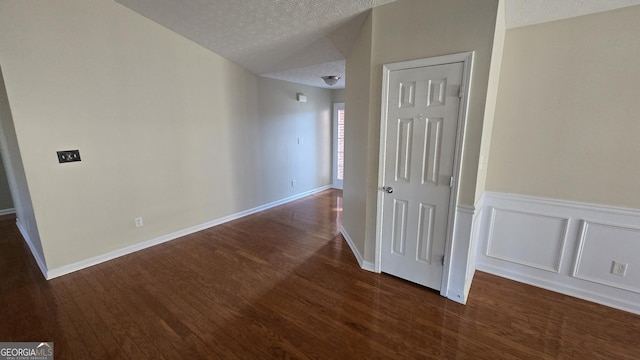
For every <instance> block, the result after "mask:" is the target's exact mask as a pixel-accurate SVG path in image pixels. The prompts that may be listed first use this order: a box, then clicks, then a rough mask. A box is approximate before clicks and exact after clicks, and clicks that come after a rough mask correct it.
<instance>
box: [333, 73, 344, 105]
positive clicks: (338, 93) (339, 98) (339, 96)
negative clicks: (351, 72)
mask: <svg viewBox="0 0 640 360" xmlns="http://www.w3.org/2000/svg"><path fill="white" fill-rule="evenodd" d="M345 79H346V76H345ZM344 93H345V89H334V90H331V96H332V99H333V102H334V103H343V102H344V96H345V95H344Z"/></svg>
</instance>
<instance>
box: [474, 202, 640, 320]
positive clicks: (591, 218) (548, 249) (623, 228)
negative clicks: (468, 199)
mask: <svg viewBox="0 0 640 360" xmlns="http://www.w3.org/2000/svg"><path fill="white" fill-rule="evenodd" d="M481 203H482V209H481V212H482V216H479V218H478V219H476V220H477V221H478V222H479V223H478V224H476V225H477V226H478V227H479V230H478V234H479V235H478V237H479V241H478V243H479V247H478V251H477V257H476V267H477V269H478V270H481V271H485V272H489V273H492V274H495V275H498V276H502V277H506V278H509V279H512V280H516V281H519V282H523V283H527V284H530V285H534V286H538V287H541V288H545V289H548V290H551V291H555V292H559V293H562V294H566V295H569V296H573V297H577V298H581V299H584V300H588V301H592V302H596V303H599V304H602V305H606V306H610V307H613V308H617V309H621V310H625V311H629V312H632V313H636V314H640V257H639V256H638V254H640V227H638V224H640V210H638V209H629V208H620V207H613V206H602V205H596V204H587V203H579V202H572V201H565V200H557V199H546V198H537V197H531V196H521V195H513V194H503V193H492V192H486V193H484V194H483V196H482V202H481ZM613 261H617V262H622V263H625V264H628V266H627V271H626V275H625V276H624V277H623V276H616V275H613V274H612V273H611V269H612V262H613Z"/></svg>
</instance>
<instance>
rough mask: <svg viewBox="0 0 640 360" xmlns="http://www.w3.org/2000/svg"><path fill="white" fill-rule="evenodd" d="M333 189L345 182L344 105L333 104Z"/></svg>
mask: <svg viewBox="0 0 640 360" xmlns="http://www.w3.org/2000/svg"><path fill="white" fill-rule="evenodd" d="M332 173H333V187H334V188H336V189H342V182H343V180H344V103H335V104H333V171H332Z"/></svg>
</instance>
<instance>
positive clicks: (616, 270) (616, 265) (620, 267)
mask: <svg viewBox="0 0 640 360" xmlns="http://www.w3.org/2000/svg"><path fill="white" fill-rule="evenodd" d="M628 267H629V264H624V263H620V262H617V261H615V260H614V261H613V262H612V263H611V273H612V274H613V275H618V276H625V275H626V274H627V268H628Z"/></svg>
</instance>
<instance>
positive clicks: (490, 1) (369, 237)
mask: <svg viewBox="0 0 640 360" xmlns="http://www.w3.org/2000/svg"><path fill="white" fill-rule="evenodd" d="M497 5H498V1H497V0H483V1H473V0H455V1H435V0H429V1H425V0H400V1H398V2H395V3H392V4H389V5H385V6H381V7H377V8H374V9H373V14H372V27H371V29H372V30H371V32H372V34H371V38H372V42H371V58H370V61H371V71H370V73H369V74H368V75H367V73H366V72H365V71H364V70H360V71H361V72H359V73H355V74H352V73H349V72H348V73H347V105H346V106H347V113H349V111H351V112H352V113H353V112H357V113H358V114H359V116H365V115H366V113H367V112H368V115H369V118H368V120H366V122H365V120H364V119H363V118H361V119H359V120H357V121H358V123H357V124H356V125H350V124H347V127H346V132H347V142H346V143H347V144H349V140H350V139H351V137H356V136H357V137H358V138H357V140H356V141H357V144H355V145H354V144H351V145H348V146H350V147H347V149H346V151H347V153H346V154H347V168H348V169H347V173H346V175H345V176H346V177H347V180H349V181H348V182H345V187H344V189H345V219H346V218H347V216H350V217H351V218H357V219H359V220H360V222H358V225H359V227H358V235H357V236H358V237H360V236H364V238H365V240H364V242H365V244H366V245H365V252H364V259H365V260H366V261H373V260H374V255H375V227H376V206H377V205H376V197H377V182H378V153H379V137H380V99H381V96H382V91H381V82H382V66H383V65H384V64H386V63H392V62H398V61H405V60H411V59H418V58H427V57H433V56H439V55H446V54H452V53H459V52H467V51H475V59H474V67H473V75H472V77H473V80H472V86H471V97H470V102H469V109H468V118H467V126H466V132H465V146H464V154H463V162H462V177H461V179H460V191H459V203H460V204H462V205H473V203H474V198H475V186H476V177H477V165H478V154H479V151H480V141H481V137H482V121H483V117H484V103H485V100H486V91H487V83H488V76H489V65H490V60H491V51H492V43H493V35H494V31H495V19H496V11H497ZM361 36H362V34H361ZM365 57H366V56H361V57H358V58H355V57H354V56H353V54H352V56H350V57H348V58H347V69H350V68H355V67H358V66H360V67H365V66H367V65H368V64H367V59H366V58H365ZM356 61H358V62H356ZM367 82H370V84H371V91H370V93H369V95H368V96H369V97H368V98H364V97H363V96H366V94H365V93H364V88H365V87H366V86H368V85H369V83H367ZM352 86H356V87H358V88H359V89H362V90H359V96H360V97H361V98H360V99H358V101H353V100H352V98H351V97H350V94H353V93H352V91H353V92H356V91H358V90H354V89H350V87H352ZM352 96H355V95H352ZM351 101H353V103H351V104H350V102H351ZM349 121H350V122H351V121H353V119H352V118H351V116H350V115H349ZM351 124H352V123H351ZM350 151H352V152H353V153H351V154H349V152H350ZM354 163H356V164H358V165H356V166H357V167H358V169H357V171H358V177H357V179H355V178H352V179H348V177H349V176H350V174H349V171H351V174H353V173H355V172H356V170H350V169H349V167H352V166H353V164H354ZM352 176H353V175H352ZM350 183H351V185H350ZM352 186H357V187H358V188H357V189H354V188H352ZM356 194H357V196H356ZM350 198H352V199H353V203H352V202H351V200H350ZM347 210H349V211H352V212H354V213H355V214H353V213H352V214H350V215H349V214H348V213H347ZM363 218H364V221H365V225H364V234H363V230H362V224H361V222H362V219H363ZM351 225H352V224H351V223H346V225H345V228H346V229H347V232H348V233H349V234H350V235H351V237H352V238H353V239H354V242H356V243H358V242H361V241H363V240H360V239H358V240H356V235H354V234H353V233H352V228H350V227H348V226H351ZM353 225H355V224H353Z"/></svg>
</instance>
